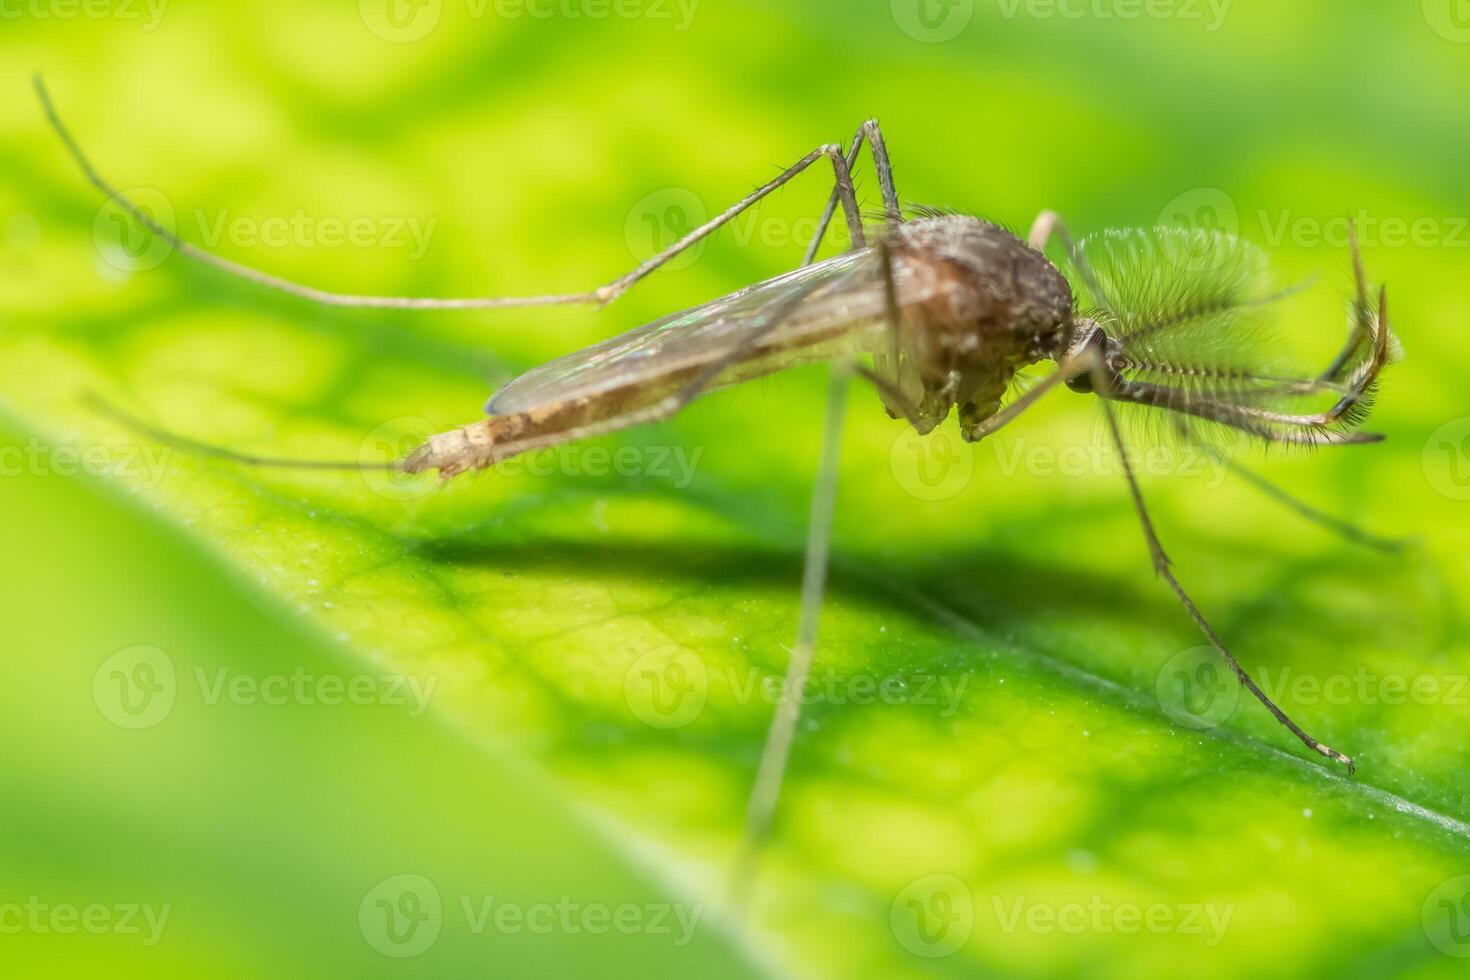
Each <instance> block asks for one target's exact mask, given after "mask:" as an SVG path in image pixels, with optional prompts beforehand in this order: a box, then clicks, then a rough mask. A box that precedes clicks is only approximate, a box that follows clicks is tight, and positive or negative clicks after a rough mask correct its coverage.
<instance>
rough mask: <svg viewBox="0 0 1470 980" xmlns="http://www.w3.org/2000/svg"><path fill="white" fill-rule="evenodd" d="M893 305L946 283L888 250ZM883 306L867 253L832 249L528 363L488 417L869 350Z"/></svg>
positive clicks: (922, 297)
mask: <svg viewBox="0 0 1470 980" xmlns="http://www.w3.org/2000/svg"><path fill="white" fill-rule="evenodd" d="M893 265H894V278H895V282H896V285H897V287H898V288H897V294H898V302H899V305H900V307H904V306H909V305H912V304H915V303H922V302H925V301H927V300H930V299H932V298H934V297H935V296H936V295H938V293H939V292H940V291H941V290H943V289H944V288H946V287H945V286H944V285H943V283H942V282H941V281H940V280H939V279H937V278H936V277H935V276H934V274H933V272H932V271H931V270H930V268H929V267H928V266H925V265H922V264H918V263H912V262H905V261H904V260H903V259H902V257H900V256H894V260H893ZM885 308H886V300H885V290H884V284H883V279H882V266H881V261H880V259H879V257H878V254H877V252H876V251H875V250H873V249H865V250H861V251H857V252H850V253H848V254H846V255H839V256H837V257H835V258H832V259H829V260H827V261H825V262H820V263H818V264H816V265H811V266H807V267H806V268H804V269H799V270H797V271H795V272H791V273H787V274H786V275H782V276H777V277H776V278H774V279H768V280H766V281H765V282H761V283H757V284H755V285H753V286H750V287H747V288H746V289H742V290H740V291H739V292H736V293H731V294H730V295H729V296H725V297H722V298H720V299H717V300H714V301H712V302H709V303H706V304H704V305H703V306H698V307H695V308H694V309H690V310H685V311H684V312H682V313H675V314H672V315H671V316H667V317H664V318H662V319H659V320H655V321H654V322H652V323H649V324H647V325H646V326H642V327H639V328H638V329H636V330H631V331H629V332H628V333H625V334H622V335H621V336H618V337H613V338H612V339H610V340H606V341H604V342H602V343H600V344H597V345H595V346H592V347H588V348H586V349H585V350H580V351H577V352H575V353H572V354H568V355H566V356H565V357H560V358H558V359H556V360H554V361H551V362H549V363H547V364H543V365H542V366H540V367H538V368H534V369H532V370H530V371H528V372H526V373H525V374H523V375H521V376H520V377H518V378H516V379H514V380H513V381H511V382H510V383H508V384H506V385H505V386H504V387H503V388H501V389H500V390H499V391H497V392H496V393H495V395H494V397H492V398H491V399H490V402H489V404H488V405H486V406H485V410H486V411H487V412H488V413H490V414H491V415H508V414H512V413H516V412H526V411H530V410H533V409H535V408H538V407H540V406H543V405H547V404H551V403H559V402H564V401H568V400H575V399H590V398H595V397H598V396H601V395H606V394H609V393H612V392H620V393H626V396H627V397H626V399H623V398H620V401H622V400H626V402H627V403H628V404H629V405H632V404H641V403H646V402H651V401H653V400H655V399H657V398H659V397H662V396H663V395H665V394H668V393H669V392H671V391H673V390H676V389H677V388H678V387H679V385H680V384H682V383H684V382H686V381H688V380H690V379H692V378H694V377H696V376H697V375H698V373H699V372H700V371H701V370H704V369H708V368H709V367H710V366H711V365H714V364H716V363H717V362H718V361H720V360H721V359H725V358H730V357H732V356H733V357H737V358H738V360H737V362H736V363H734V364H732V366H731V367H730V368H729V369H727V370H725V371H723V372H722V373H721V374H720V375H719V377H718V378H717V379H716V380H715V382H714V384H712V385H711V387H718V386H720V385H727V384H732V383H734V382H736V381H742V380H746V379H747V378H751V377H758V376H760V375H763V374H769V373H771V372H774V371H780V370H784V369H786V368H789V367H793V366H795V365H797V364H803V363H809V362H811V361H816V360H822V359H825V358H829V357H832V356H834V355H836V354H838V353H843V352H847V351H852V352H861V351H870V350H872V349H873V344H874V342H875V337H876V336H878V335H879V333H880V328H881V326H882V324H883V322H884V313H885Z"/></svg>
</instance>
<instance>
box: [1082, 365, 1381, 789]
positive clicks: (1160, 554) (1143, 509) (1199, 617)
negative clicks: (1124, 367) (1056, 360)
mask: <svg viewBox="0 0 1470 980" xmlns="http://www.w3.org/2000/svg"><path fill="white" fill-rule="evenodd" d="M1094 376H1095V378H1097V383H1098V384H1099V385H1101V384H1105V383H1106V378H1105V377H1104V376H1103V374H1102V371H1101V369H1100V368H1098V369H1094ZM1098 390H1099V391H1101V390H1104V389H1103V388H1102V387H1099V388H1098ZM1102 403H1103V409H1104V412H1105V413H1106V415H1107V420H1108V431H1109V433H1110V434H1111V436H1112V440H1113V448H1114V449H1115V450H1117V453H1118V460H1119V462H1120V464H1121V465H1122V468H1123V475H1124V476H1125V477H1127V478H1128V491H1129V493H1130V494H1132V496H1133V507H1134V510H1136V511H1137V512H1138V520H1139V523H1140V524H1141V525H1142V527H1143V537H1144V540H1145V541H1147V543H1148V550H1149V554H1150V556H1151V557H1152V558H1153V563H1154V571H1155V572H1157V573H1158V575H1159V577H1160V578H1162V579H1163V580H1164V581H1165V582H1166V583H1167V584H1168V586H1169V588H1170V589H1171V590H1173V592H1174V595H1175V596H1176V597H1177V598H1178V599H1179V602H1180V604H1181V605H1183V606H1184V609H1185V611H1186V612H1188V613H1189V617H1190V618H1191V619H1193V620H1194V624H1195V626H1196V627H1198V628H1199V631H1200V632H1201V633H1203V634H1204V636H1205V639H1206V640H1208V641H1209V643H1210V646H1212V647H1214V648H1215V652H1216V653H1218V654H1219V655H1220V656H1221V657H1222V658H1224V660H1225V662H1226V663H1227V664H1228V665H1229V666H1230V669H1231V670H1233V671H1234V672H1235V676H1236V677H1237V678H1239V680H1240V683H1241V684H1242V685H1243V686H1244V687H1245V689H1246V690H1248V691H1250V692H1251V694H1253V695H1255V697H1256V700H1258V701H1260V702H1261V704H1263V705H1265V706H1266V709H1267V710H1268V711H1270V712H1271V714H1273V715H1274V716H1275V717H1276V720H1277V721H1279V722H1280V723H1281V724H1282V725H1283V726H1285V727H1286V729H1287V730H1288V731H1290V732H1291V733H1292V734H1293V735H1295V736H1296V737H1297V738H1299V739H1301V740H1302V743H1303V744H1304V745H1306V746H1307V747H1308V748H1309V749H1311V750H1312V751H1313V752H1316V753H1318V754H1319V755H1322V756H1325V757H1326V758H1328V759H1332V760H1333V761H1335V762H1341V763H1342V764H1343V765H1345V766H1347V770H1348V773H1349V775H1351V774H1352V772H1353V769H1354V763H1353V760H1352V758H1351V757H1349V756H1346V755H1343V754H1342V753H1341V752H1339V751H1337V750H1336V749H1334V748H1331V747H1330V746H1327V745H1323V744H1322V743H1321V742H1319V741H1317V740H1316V739H1315V738H1313V737H1312V736H1310V735H1308V734H1307V733H1306V732H1304V731H1302V729H1301V728H1300V727H1299V726H1298V725H1297V723H1296V722H1294V721H1292V720H1291V717H1290V716H1289V715H1287V713H1286V712H1285V711H1282V710H1281V709H1280V708H1279V707H1277V706H1276V702H1274V701H1272V700H1271V699H1270V697H1268V696H1267V695H1266V692H1264V691H1262V690H1261V689H1260V687H1259V686H1257V685H1256V682H1255V681H1254V680H1252V679H1251V676H1250V674H1248V673H1246V671H1245V668H1244V667H1242V666H1241V665H1240V662H1239V661H1238V660H1236V659H1235V655H1234V654H1232V653H1231V652H1230V650H1229V648H1228V647H1226V646H1225V643H1224V641H1223V640H1221V639H1220V636H1219V634H1218V633H1216V632H1215V629H1214V627H1212V626H1211V625H1210V624H1209V621H1208V620H1206V619H1205V617H1204V615H1203V614H1202V613H1201V612H1200V611H1199V607H1198V606H1196V605H1195V604H1194V600H1193V599H1191V598H1190V597H1189V593H1187V592H1185V591H1184V586H1182V585H1180V584H1179V580H1178V579H1177V578H1175V577H1174V571H1173V568H1172V564H1173V563H1172V562H1171V561H1170V560H1169V556H1168V554H1167V553H1165V551H1164V546H1163V544H1162V543H1160V541H1159V535H1158V532H1157V531H1155V530H1154V524H1153V520H1152V519H1151V518H1150V517H1149V515H1148V507H1147V506H1146V505H1145V504H1144V502H1143V492H1142V491H1141V490H1140V489H1139V486H1138V478H1137V476H1135V475H1134V473H1133V466H1132V464H1131V463H1130V462H1129V461H1128V452H1127V450H1126V448H1125V447H1124V445H1123V434H1122V432H1121V431H1120V430H1119V428H1118V420H1117V418H1116V415H1115V413H1114V411H1113V407H1112V405H1111V404H1109V402H1108V399H1106V398H1104V399H1103V400H1102Z"/></svg>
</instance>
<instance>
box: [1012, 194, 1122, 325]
mask: <svg viewBox="0 0 1470 980" xmlns="http://www.w3.org/2000/svg"><path fill="white" fill-rule="evenodd" d="M1053 235H1055V236H1056V237H1057V238H1060V239H1061V240H1062V247H1063V248H1065V249H1066V250H1067V258H1068V259H1069V260H1070V261H1071V263H1072V267H1073V268H1075V269H1076V270H1077V275H1079V276H1081V277H1082V284H1083V285H1084V286H1086V287H1087V291H1088V292H1089V293H1091V294H1092V301H1093V302H1094V303H1097V304H1099V305H1101V306H1102V307H1103V308H1104V309H1108V310H1111V309H1112V308H1113V305H1112V301H1111V300H1110V299H1109V298H1108V295H1107V293H1105V292H1104V291H1103V288H1102V283H1100V282H1099V281H1098V278H1097V274H1096V273H1094V272H1093V271H1092V264H1091V263H1090V262H1088V261H1087V256H1086V255H1084V254H1083V253H1082V250H1081V249H1079V248H1078V247H1077V245H1076V243H1075V242H1073V241H1072V236H1071V234H1070V233H1069V232H1068V231H1067V225H1066V222H1064V221H1062V216H1061V215H1060V214H1058V213H1057V212H1055V211H1043V212H1041V213H1040V214H1038V215H1037V216H1036V220H1035V221H1034V222H1032V224H1031V233H1030V234H1029V235H1027V236H1026V240H1027V241H1028V242H1030V243H1031V247H1032V248H1034V249H1036V250H1037V251H1038V252H1045V251H1046V246H1047V243H1048V242H1050V241H1051V239H1052V236H1053Z"/></svg>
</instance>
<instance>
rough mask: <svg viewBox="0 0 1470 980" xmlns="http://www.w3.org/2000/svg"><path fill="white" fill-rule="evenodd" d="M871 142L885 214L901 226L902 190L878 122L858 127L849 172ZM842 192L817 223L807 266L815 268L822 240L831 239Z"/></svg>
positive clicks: (889, 221) (850, 152)
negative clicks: (830, 229) (896, 182)
mask: <svg viewBox="0 0 1470 980" xmlns="http://www.w3.org/2000/svg"><path fill="white" fill-rule="evenodd" d="M864 143H869V144H871V145H872V147H873V167H874V169H876V170H877V171H878V190H879V192H880V193H881V194H882V195H883V213H884V216H885V217H886V219H887V221H888V223H889V224H899V223H901V222H902V221H903V212H902V209H901V208H900V207H899V203H898V191H897V190H896V189H895V188H894V186H893V164H892V163H891V162H889V159H888V145H887V144H886V143H884V142H883V132H882V130H880V129H879V128H878V120H876V119H869V120H868V121H867V122H865V123H863V124H862V125H861V126H859V127H858V131H857V135H856V136H854V137H853V138H852V146H851V148H850V149H849V150H848V151H847V169H848V170H849V171H851V170H852V168H853V167H855V166H857V160H858V154H859V153H860V152H861V151H862V148H863V144H864ZM837 201H838V191H837V189H836V188H834V189H833V191H832V196H831V197H830V198H828V200H827V207H826V209H825V210H823V211H822V218H821V220H820V221H818V222H817V233H816V234H815V235H813V236H812V242H811V244H810V245H808V246H807V250H806V259H805V261H804V262H803V263H802V264H803V265H811V263H812V261H813V260H814V259H816V257H817V249H819V248H820V247H821V245H822V239H823V238H825V237H826V236H827V227H828V226H829V225H830V224H831V223H832V216H833V215H834V214H836V213H837Z"/></svg>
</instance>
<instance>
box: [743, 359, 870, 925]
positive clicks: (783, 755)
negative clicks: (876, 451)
mask: <svg viewBox="0 0 1470 980" xmlns="http://www.w3.org/2000/svg"><path fill="white" fill-rule="evenodd" d="M851 371H852V366H851V365H850V364H847V363H837V364H834V365H833V366H832V379H831V382H830V384H829V386H828V391H827V413H826V419H825V421H824V423H823V428H822V449H821V456H820V461H819V463H818V466H817V479H816V483H815V484H814V485H813V487H812V501H811V516H810V523H809V524H808V526H807V542H806V558H805V561H804V568H803V571H802V579H801V612H800V614H799V618H798V621H797V627H796V645H795V646H794V647H793V648H792V650H791V659H790V660H789V661H787V664H786V683H785V686H784V688H783V693H782V697H781V703H780V704H779V705H777V706H776V715H775V717H774V718H773V719H772V720H771V728H770V731H769V733H768V734H767V735H766V744H765V747H764V748H763V749H762V750H761V760H760V766H759V768H758V769H757V770H756V776H755V785H754V787H753V788H752V789H751V792H750V801H749V804H748V805H747V807H746V811H745V834H744V837H743V839H742V841H741V849H740V856H739V858H738V859H737V862H736V865H735V873H734V876H733V878H732V880H731V897H732V899H733V901H734V903H735V904H736V906H737V907H739V906H740V905H742V904H743V903H744V898H745V893H746V890H747V888H748V887H749V884H750V881H751V879H752V877H753V876H754V874H755V866H756V862H757V861H758V859H759V856H760V851H761V847H762V846H763V845H764V843H765V841H766V838H767V836H768V835H769V834H770V830H771V823H772V819H773V818H774V816H775V813H776V805H777V803H778V802H779V801H780V797H781V784H782V781H783V779H784V777H785V775H786V765H787V763H788V762H789V761H790V758H791V747H792V742H793V741H794V739H795V737H796V725H797V722H798V721H799V720H800V718H801V692H802V690H803V689H804V688H805V687H806V679H807V676H808V675H809V674H810V673H811V667H812V659H813V658H814V656H815V655H816V649H817V628H818V625H819V623H820V620H821V614H822V598H823V596H824V594H825V591H826V587H827V566H828V559H829V557H830V554H831V545H832V523H833V516H834V514H835V511H836V507H837V477H838V463H839V460H840V457H841V453H842V423H843V416H844V414H845V412H846V408H847V385H848V377H849V375H850V374H851Z"/></svg>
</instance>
